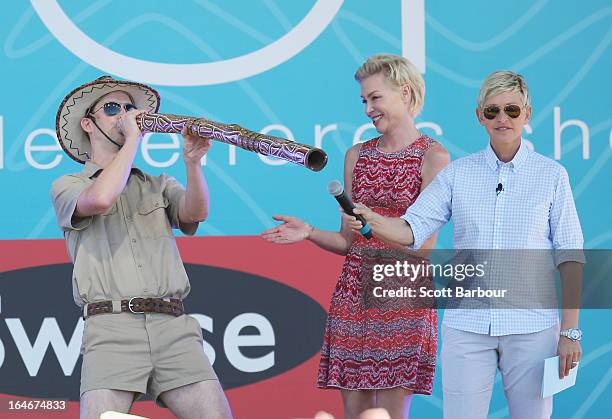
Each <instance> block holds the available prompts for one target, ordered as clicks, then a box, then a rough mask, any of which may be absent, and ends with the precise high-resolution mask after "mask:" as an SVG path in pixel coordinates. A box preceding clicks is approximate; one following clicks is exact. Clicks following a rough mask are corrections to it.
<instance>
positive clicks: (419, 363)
mask: <svg viewBox="0 0 612 419" xmlns="http://www.w3.org/2000/svg"><path fill="white" fill-rule="evenodd" d="M378 140H379V138H374V139H372V140H369V141H367V142H365V143H363V144H362V146H361V149H360V151H359V158H358V160H357V164H356V165H355V169H354V172H353V200H354V202H361V203H362V204H364V205H366V206H367V207H369V208H371V209H372V210H374V211H376V212H377V213H379V214H383V215H385V216H390V217H399V216H401V215H404V213H405V211H406V209H407V208H408V207H409V206H410V205H412V203H413V202H414V201H415V200H416V198H417V196H418V194H419V191H420V190H421V183H422V179H421V166H422V163H423V157H424V155H425V152H426V151H427V149H428V148H429V147H431V145H432V144H434V143H435V141H434V140H432V139H431V138H429V137H427V136H425V135H422V136H421V137H420V138H419V139H417V140H416V141H414V142H413V143H412V144H410V145H409V146H408V147H407V148H406V149H404V150H401V151H398V152H393V153H383V152H381V151H379V150H378V148H377V145H378ZM373 247H375V248H378V249H385V248H387V249H389V247H388V246H387V245H386V244H384V243H383V242H381V241H379V240H377V239H376V238H372V239H371V240H366V239H365V238H364V237H362V236H361V235H356V237H355V240H354V242H353V244H352V246H351V248H350V249H349V252H348V254H347V256H346V259H345V261H344V266H343V268H342V273H341V274H340V278H339V280H338V284H337V285H336V289H335V291H334V294H333V296H332V301H331V306H330V310H329V315H328V319H327V327H326V331H325V336H324V340H323V348H322V349H321V362H320V365H319V372H318V377H317V387H321V388H340V389H348V390H369V389H387V388H394V387H405V388H407V389H409V390H412V391H413V392H414V393H416V394H431V390H432V383H433V377H434V371H435V366H436V348H437V332H438V327H437V323H438V316H437V312H436V310H435V309H427V308H410V307H408V308H406V307H400V308H395V309H384V310H383V309H380V308H378V307H377V308H372V307H367V306H366V305H365V304H364V298H363V294H364V288H365V285H364V283H363V282H364V280H363V279H361V278H362V275H361V270H362V268H363V261H362V255H363V254H364V253H363V252H364V251H365V250H366V249H368V248H369V249H371V248H373Z"/></svg>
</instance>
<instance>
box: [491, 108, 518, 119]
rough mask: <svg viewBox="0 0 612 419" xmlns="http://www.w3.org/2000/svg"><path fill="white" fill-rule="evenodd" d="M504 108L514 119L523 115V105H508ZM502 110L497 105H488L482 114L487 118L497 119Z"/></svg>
mask: <svg viewBox="0 0 612 419" xmlns="http://www.w3.org/2000/svg"><path fill="white" fill-rule="evenodd" d="M503 109H504V112H505V113H506V115H508V116H509V117H510V118H512V119H515V118H518V117H519V116H520V115H521V107H520V106H519V105H506V106H504V108H503ZM500 112H501V108H500V107H499V106H497V105H491V106H487V107H486V108H484V109H483V110H482V114H483V115H484V117H485V118H487V119H495V117H496V116H497V115H498V114H499V113H500Z"/></svg>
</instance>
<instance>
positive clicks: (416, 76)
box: [355, 54, 425, 115]
mask: <svg viewBox="0 0 612 419" xmlns="http://www.w3.org/2000/svg"><path fill="white" fill-rule="evenodd" d="M378 73H383V74H384V75H385V78H386V79H387V80H388V81H389V82H391V83H392V84H393V85H395V86H397V87H402V86H405V85H408V87H409V88H410V93H411V95H410V97H411V99H410V107H409V109H410V112H411V113H412V114H413V115H416V114H418V113H419V112H420V111H421V109H422V108H423V102H424V100H425V81H424V80H423V76H421V73H420V72H419V70H418V69H417V68H416V67H415V65H414V64H412V63H411V62H410V61H408V60H407V59H406V58H404V57H401V56H399V55H392V54H377V55H373V56H371V57H370V58H368V59H367V61H366V62H365V63H363V64H362V65H361V67H359V68H358V69H357V72H356V73H355V80H357V81H358V82H361V81H362V80H363V79H365V78H367V77H370V76H373V75H374V74H378Z"/></svg>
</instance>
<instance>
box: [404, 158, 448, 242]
mask: <svg viewBox="0 0 612 419" xmlns="http://www.w3.org/2000/svg"><path fill="white" fill-rule="evenodd" d="M452 196H453V164H452V163H451V164H449V165H447V166H446V167H445V168H444V169H442V170H441V171H440V172H439V173H438V175H437V176H436V177H435V178H434V180H433V181H432V182H431V183H430V184H429V185H428V186H427V187H426V188H425V189H424V190H423V191H422V192H421V193H420V195H419V196H418V197H417V199H416V201H415V202H414V203H413V204H412V205H411V206H410V207H408V209H407V210H406V213H405V214H404V215H403V216H402V217H401V218H403V219H404V220H406V222H408V224H410V228H411V229H412V235H413V236H414V243H413V244H412V246H409V247H410V248H411V249H419V248H421V246H423V243H424V242H425V241H426V240H427V239H428V238H429V237H431V235H432V234H433V233H435V232H436V231H438V229H440V228H441V227H442V226H443V225H444V224H446V223H447V222H448V220H450V217H451V215H452Z"/></svg>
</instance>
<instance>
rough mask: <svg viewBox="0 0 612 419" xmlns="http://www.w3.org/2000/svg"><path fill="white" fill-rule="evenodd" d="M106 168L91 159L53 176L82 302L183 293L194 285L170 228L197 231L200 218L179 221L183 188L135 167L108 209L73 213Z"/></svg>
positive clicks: (78, 299)
mask: <svg viewBox="0 0 612 419" xmlns="http://www.w3.org/2000/svg"><path fill="white" fill-rule="evenodd" d="M101 170H102V168H101V167H99V166H97V165H96V164H94V163H91V162H87V163H86V164H85V168H84V169H83V171H82V172H81V173H75V174H70V175H65V176H62V177H61V178H59V179H57V180H56V181H55V182H53V186H52V187H51V197H52V200H53V207H54V208H55V213H56V216H57V221H58V224H59V226H60V228H61V229H62V230H63V231H64V237H65V239H66V247H67V249H68V255H69V256H70V259H71V260H72V263H73V264H74V269H73V274H72V290H73V295H74V301H75V302H76V303H77V305H79V306H83V305H85V304H86V303H91V302H95V301H103V300H120V299H125V298H131V297H140V296H143V297H162V298H164V297H176V298H184V297H185V296H187V294H188V293H189V290H190V285H189V280H188V278H187V274H186V272H185V268H184V266H183V262H182V261H181V257H180V255H179V251H178V248H177V246H176V241H175V238H174V235H173V234H172V228H181V230H182V231H183V232H184V233H185V234H188V235H193V234H194V233H195V232H196V230H197V228H198V223H193V224H181V225H179V203H180V201H181V198H182V197H183V196H184V195H185V189H184V188H183V187H182V186H181V185H180V184H179V183H178V182H177V181H176V180H175V179H174V178H172V177H169V176H166V175H164V174H162V175H161V176H158V177H153V176H150V175H148V174H145V173H143V172H142V171H141V170H139V169H137V168H132V172H131V173H130V176H129V178H128V182H127V185H126V187H125V189H124V190H123V192H122V193H121V195H120V196H119V198H118V199H117V202H116V203H115V204H114V205H113V207H112V208H111V209H110V210H109V211H108V212H107V213H106V214H100V215H95V216H92V217H85V218H79V217H76V216H74V212H75V210H76V205H77V200H78V199H79V195H80V194H81V192H83V191H84V190H85V188H87V187H88V186H89V185H91V184H92V183H93V182H94V179H95V177H96V176H97V175H98V174H99V173H100V172H101Z"/></svg>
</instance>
